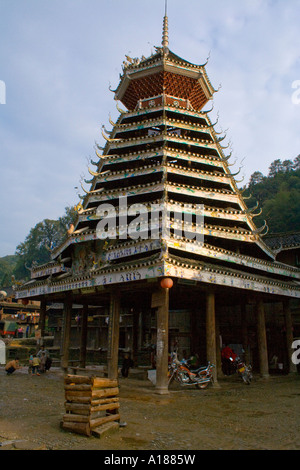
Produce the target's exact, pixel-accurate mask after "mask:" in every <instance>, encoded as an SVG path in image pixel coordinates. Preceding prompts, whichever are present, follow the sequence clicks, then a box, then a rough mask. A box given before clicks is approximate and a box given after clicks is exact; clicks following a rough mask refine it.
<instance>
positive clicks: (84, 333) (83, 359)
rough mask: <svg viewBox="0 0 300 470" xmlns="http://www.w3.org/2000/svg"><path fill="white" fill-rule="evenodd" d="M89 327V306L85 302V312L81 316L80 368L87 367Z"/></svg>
mask: <svg viewBox="0 0 300 470" xmlns="http://www.w3.org/2000/svg"><path fill="white" fill-rule="evenodd" d="M87 325H88V304H87V302H86V301H84V302H83V310H82V316H81V335H80V357H79V362H80V367H85V365H86V346H87Z"/></svg>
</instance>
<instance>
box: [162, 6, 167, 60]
mask: <svg viewBox="0 0 300 470" xmlns="http://www.w3.org/2000/svg"><path fill="white" fill-rule="evenodd" d="M167 6H168V0H165V16H164V21H163V34H162V43H161V44H162V46H163V50H164V52H167V51H168V50H169V24H168V16H167Z"/></svg>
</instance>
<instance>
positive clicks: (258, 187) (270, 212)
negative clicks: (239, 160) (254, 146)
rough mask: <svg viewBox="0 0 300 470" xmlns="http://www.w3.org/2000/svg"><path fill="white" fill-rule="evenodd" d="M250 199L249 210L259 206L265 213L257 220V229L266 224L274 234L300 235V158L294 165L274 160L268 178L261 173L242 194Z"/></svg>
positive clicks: (256, 175)
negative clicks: (296, 233)
mask: <svg viewBox="0 0 300 470" xmlns="http://www.w3.org/2000/svg"><path fill="white" fill-rule="evenodd" d="M249 195H251V198H250V199H249V200H248V201H247V205H248V207H249V208H250V207H255V205H256V203H257V202H258V203H259V207H260V208H261V209H262V214H261V215H260V216H258V217H255V218H254V221H255V224H256V225H257V226H258V227H260V226H262V225H263V223H264V221H265V220H266V221H267V224H268V227H269V232H271V233H278V232H299V231H300V155H298V157H296V158H295V160H294V161H292V160H284V161H283V162H282V161H281V160H280V159H277V160H274V162H273V163H271V165H270V167H269V174H268V176H264V175H263V174H262V173H261V172H259V171H256V172H255V173H253V174H252V175H251V178H250V181H249V185H248V187H247V189H246V191H245V192H244V194H243V196H244V197H245V196H249ZM254 212H255V213H257V212H258V210H256V211H254Z"/></svg>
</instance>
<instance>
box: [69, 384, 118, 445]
mask: <svg viewBox="0 0 300 470" xmlns="http://www.w3.org/2000/svg"><path fill="white" fill-rule="evenodd" d="M118 395H119V388H118V381H117V380H112V379H107V378H103V377H94V376H92V377H88V376H80V375H67V376H66V377H65V399H66V402H65V410H66V413H65V414H64V416H63V420H62V423H61V424H62V428H63V429H65V430H66V431H71V432H75V433H78V434H84V435H86V436H90V435H91V434H92V432H93V430H95V429H99V427H101V426H103V425H105V424H106V423H109V422H119V421H120V414H119V407H120V404H119V396H118Z"/></svg>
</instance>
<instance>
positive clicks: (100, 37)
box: [0, 0, 300, 256]
mask: <svg viewBox="0 0 300 470" xmlns="http://www.w3.org/2000/svg"><path fill="white" fill-rule="evenodd" d="M163 16H164V0H149V1H148V0H126V1H125V0H0V103H1V104H0V158H1V171H0V200H1V210H0V216H1V229H0V256H5V255H8V254H13V253H14V252H15V249H16V246H17V245H18V244H19V243H20V242H23V241H24V239H25V237H26V236H27V235H28V233H29V231H30V229H31V228H32V227H34V226H35V225H36V224H37V223H38V222H40V221H42V220H43V219H45V218H50V219H51V218H52V219H57V218H58V217H59V216H61V215H63V214H64V209H65V207H66V206H69V205H75V204H76V203H78V202H79V199H78V195H77V190H76V189H75V187H77V186H80V185H79V181H80V178H81V177H82V176H84V177H86V178H87V179H90V175H89V173H88V170H87V166H88V158H90V157H93V156H94V150H93V147H94V143H95V141H97V142H98V143H99V144H100V145H102V144H103V143H105V141H104V139H103V137H102V135H101V126H102V124H104V125H105V126H106V128H111V126H110V124H109V121H108V120H109V115H111V118H112V119H113V120H114V121H115V120H116V119H117V117H118V114H119V113H118V111H117V109H116V102H115V101H114V95H113V93H111V92H110V91H109V85H110V84H111V87H112V89H114V88H116V87H117V85H118V82H119V74H120V73H121V71H122V69H121V65H122V62H123V60H124V59H125V55H126V54H129V55H130V56H131V57H141V56H142V55H145V56H149V55H150V54H151V52H152V51H154V46H160V45H161V37H162V20H163ZM168 17H169V41H170V44H169V46H170V49H171V50H172V51H173V52H175V53H176V54H178V55H179V56H181V57H183V58H185V59H186V60H189V61H190V62H193V63H195V64H203V63H204V62H205V61H206V59H207V57H208V56H209V55H210V59H209V62H208V64H207V66H206V70H207V72H208V75H209V77H210V80H211V82H212V84H213V85H214V87H215V88H218V87H219V85H221V89H220V91H219V92H218V93H216V94H215V97H214V110H213V112H212V113H211V116H212V118H214V117H216V115H217V113H218V114H219V122H218V126H217V130H226V131H227V132H226V133H227V139H226V142H228V141H230V142H231V145H232V150H233V157H232V160H231V161H232V163H234V162H235V161H236V164H235V165H234V166H233V167H232V169H233V171H237V169H238V168H239V166H240V165H241V164H242V165H243V168H242V170H241V175H243V176H244V177H245V180H244V183H247V182H248V180H249V177H250V175H251V174H252V173H253V172H254V171H256V170H258V171H261V172H262V173H263V174H265V175H267V174H268V168H269V166H270V163H271V162H272V161H274V160H275V159H277V158H280V159H282V160H285V159H291V160H293V159H294V158H295V157H296V156H297V155H298V154H300V132H299V127H300V126H299V121H300V103H299V101H300V99H299V98H300V93H298V94H297V88H296V89H295V88H293V85H294V86H299V85H300V34H299V24H300V0H210V1H209V2H207V1H204V0H185V1H182V0H169V1H168ZM297 82H298V83H297ZM299 88H300V86H299ZM298 91H299V89H298ZM3 103H5V104H3ZM239 179H240V177H239ZM81 194H82V191H81Z"/></svg>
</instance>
